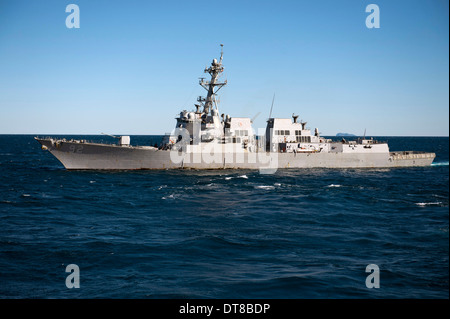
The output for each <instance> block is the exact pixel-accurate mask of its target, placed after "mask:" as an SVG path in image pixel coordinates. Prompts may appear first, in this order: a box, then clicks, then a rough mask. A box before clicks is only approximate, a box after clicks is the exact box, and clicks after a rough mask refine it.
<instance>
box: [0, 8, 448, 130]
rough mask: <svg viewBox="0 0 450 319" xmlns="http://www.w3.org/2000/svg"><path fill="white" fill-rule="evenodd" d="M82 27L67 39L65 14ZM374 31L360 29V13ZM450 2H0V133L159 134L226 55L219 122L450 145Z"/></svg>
mask: <svg viewBox="0 0 450 319" xmlns="http://www.w3.org/2000/svg"><path fill="white" fill-rule="evenodd" d="M70 3H75V4H77V5H78V6H79V8H80V28H79V29H68V28H66V24H65V20H66V17H67V16H68V15H69V13H66V12H65V8H66V6H67V5H68V4H70ZM370 3H375V4H377V5H378V6H379V8H380V28H379V29H368V28H367V27H366V24H365V21H366V17H367V16H368V15H369V13H366V12H365V8H366V6H367V5H368V4H370ZM448 6H449V5H448V1H447V0H434V1H433V0H430V1H425V0H422V1H411V0H410V1H406V0H405V1H400V0H395V1H392V0H389V1H379V0H369V1H363V0H346V1H344V0H343V1H336V0H317V1H299V0H295V1H285V0H278V1H274V0H271V1H263V0H258V1H245V0H240V1H229V0H227V1H188V0H183V1H133V0H129V1H101V0H89V1H87V0H67V1H62V0H58V1H37V0H26V1H25V0H0V134H15V133H18V134H19V133H24V134H99V133H101V132H107V133H111V134H164V133H166V132H170V131H171V130H172V128H173V127H174V125H175V120H174V117H175V116H176V115H177V114H178V113H179V111H180V110H182V109H188V110H190V109H194V106H193V105H194V103H195V100H196V97H197V96H198V95H204V94H205V93H206V91H205V90H204V89H203V88H201V87H200V86H199V85H198V78H199V77H201V76H204V73H203V69H204V67H205V66H206V65H208V64H209V63H210V62H211V60H212V59H213V58H218V57H219V53H220V46H219V44H220V43H223V44H224V65H225V77H226V79H227V80H228V85H227V86H226V87H225V88H223V89H222V90H221V92H220V93H221V107H220V111H221V112H222V113H228V114H230V115H231V116H236V117H253V116H254V115H255V114H257V113H258V112H261V114H260V115H259V117H257V119H256V120H255V123H254V126H255V128H257V127H265V120H266V119H267V117H268V115H269V111H270V105H271V102H272V96H273V94H274V93H275V94H276V97H275V105H274V110H273V116H275V117H290V116H291V115H292V113H297V114H299V115H300V119H303V120H305V121H307V122H308V125H307V126H309V127H311V129H313V128H315V127H318V128H319V130H320V132H321V133H322V135H334V134H336V133H338V132H347V133H354V134H362V133H363V132H364V129H367V134H368V135H373V136H377V135H378V136H380V135H385V136H386V135H399V136H406V135H413V136H421V135H424V136H448V134H449V118H448V117H449V89H448V86H449V34H448V30H449V19H448V12H449V8H448Z"/></svg>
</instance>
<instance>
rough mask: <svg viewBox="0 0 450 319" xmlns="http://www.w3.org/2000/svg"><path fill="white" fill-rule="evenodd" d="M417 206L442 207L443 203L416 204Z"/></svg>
mask: <svg viewBox="0 0 450 319" xmlns="http://www.w3.org/2000/svg"><path fill="white" fill-rule="evenodd" d="M416 205H417V206H421V207H423V206H440V205H442V202H430V203H416Z"/></svg>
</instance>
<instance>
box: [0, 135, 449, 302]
mask: <svg viewBox="0 0 450 319" xmlns="http://www.w3.org/2000/svg"><path fill="white" fill-rule="evenodd" d="M66 137H68V138H72V137H73V136H66ZM82 138H85V139H91V140H105V141H110V142H112V139H109V140H108V137H105V136H89V137H86V136H83V137H82ZM378 139H380V140H384V141H388V142H389V145H390V149H391V150H392V151H395V150H422V151H432V152H435V153H436V154H437V157H436V159H435V162H434V164H433V165H432V166H430V167H424V168H423V167H422V168H396V169H286V170H281V169H280V170H278V171H277V172H276V174H273V175H261V174H259V172H258V171H247V170H245V171H244V170H239V171H238V170H216V171H214V170H213V171H193V170H176V171H167V170H163V171H118V172H113V171H108V172H100V171H66V170H65V169H64V168H63V166H62V165H61V164H60V163H59V162H58V161H57V160H56V159H55V158H54V157H53V156H52V155H51V154H50V153H49V152H47V151H42V150H41V149H40V145H39V143H37V142H36V141H35V140H34V139H33V136H31V135H0V298H170V299H172V298H286V299H292V298H294V299H297V298H301V299H302V298H321V299H322V298H338V299H340V298H448V297H449V166H448V163H449V138H448V137H382V138H378ZM155 142H159V137H155V136H132V143H133V144H141V145H142V144H144V145H148V144H154V143H155ZM69 264H76V265H77V266H78V267H79V270H80V272H79V275H80V276H79V278H80V288H72V289H69V288H67V287H66V278H67V276H69V275H70V273H68V272H66V266H67V265H69ZM369 264H375V265H377V266H378V267H379V283H380V287H379V288H371V289H370V288H367V287H366V277H367V276H369V275H370V273H366V266H367V265H369Z"/></svg>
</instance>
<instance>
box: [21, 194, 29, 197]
mask: <svg viewBox="0 0 450 319" xmlns="http://www.w3.org/2000/svg"><path fill="white" fill-rule="evenodd" d="M30 196H31V195H30V194H22V197H30Z"/></svg>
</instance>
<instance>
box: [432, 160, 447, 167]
mask: <svg viewBox="0 0 450 319" xmlns="http://www.w3.org/2000/svg"><path fill="white" fill-rule="evenodd" d="M431 166H448V161H447V162H436V163H431Z"/></svg>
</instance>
